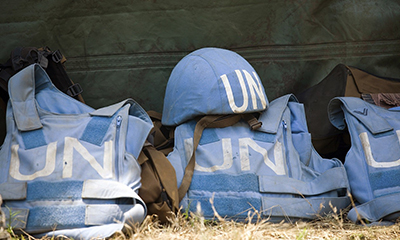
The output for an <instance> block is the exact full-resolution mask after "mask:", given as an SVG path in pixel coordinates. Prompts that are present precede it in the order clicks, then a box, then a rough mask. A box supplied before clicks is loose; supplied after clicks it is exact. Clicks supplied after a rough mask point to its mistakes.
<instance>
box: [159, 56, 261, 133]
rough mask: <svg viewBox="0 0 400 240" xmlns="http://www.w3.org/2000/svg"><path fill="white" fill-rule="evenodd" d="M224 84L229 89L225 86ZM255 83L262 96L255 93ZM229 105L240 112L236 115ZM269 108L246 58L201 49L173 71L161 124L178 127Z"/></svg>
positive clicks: (166, 92)
mask: <svg viewBox="0 0 400 240" xmlns="http://www.w3.org/2000/svg"><path fill="white" fill-rule="evenodd" d="M241 79H242V80H243V81H242V83H240V82H241ZM224 80H226V81H227V82H225V84H226V85H229V86H225V84H224ZM252 81H254V83H255V85H256V86H255V87H256V88H257V89H258V90H259V93H260V94H259V93H257V92H256V90H254V88H255V87H254V86H253V83H251V82H252ZM249 82H250V83H251V85H250V84H249ZM229 93H231V94H232V98H231V99H230V97H229V95H228V94H229ZM246 95H247V97H246ZM253 97H254V102H253ZM262 101H264V102H265V105H263V104H262ZM230 104H235V105H236V106H237V107H238V108H240V109H238V110H237V111H236V110H234V109H232V106H231V105H230ZM241 107H243V108H241ZM267 107H268V99H267V95H266V94H265V90H264V87H263V86H262V84H261V79H260V78H259V76H258V75H257V73H256V71H255V70H254V68H253V67H252V66H251V65H250V64H249V63H248V62H247V61H246V60H245V59H244V58H242V57H241V56H240V55H238V54H237V53H235V52H232V51H229V50H226V49H220V48H202V49H199V50H196V51H194V52H192V53H190V54H188V55H187V56H185V57H184V58H183V59H182V60H180V61H179V62H178V64H177V65H176V66H175V67H174V69H173V70H172V72H171V75H170V78H169V80H168V83H167V88H166V91H165V97H164V107H163V116H162V123H163V124H164V125H167V126H176V125H179V124H181V123H183V122H186V121H188V120H191V119H193V118H195V117H196V116H202V115H211V114H232V113H239V112H241V113H243V112H259V111H263V110H265V109H266V108H267Z"/></svg>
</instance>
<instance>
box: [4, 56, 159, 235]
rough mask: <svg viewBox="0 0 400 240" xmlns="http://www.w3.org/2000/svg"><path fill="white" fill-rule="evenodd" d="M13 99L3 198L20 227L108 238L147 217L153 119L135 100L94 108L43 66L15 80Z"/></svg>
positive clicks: (14, 223)
mask: <svg viewBox="0 0 400 240" xmlns="http://www.w3.org/2000/svg"><path fill="white" fill-rule="evenodd" d="M9 94H10V101H9V102H8V106H7V114H6V116H7V135H6V138H5V141H4V143H3V145H2V148H1V150H0V193H1V195H2V197H3V200H4V203H3V205H2V210H3V211H4V212H5V213H6V215H7V216H8V217H9V218H10V217H11V219H10V221H11V223H12V224H11V225H12V226H13V227H14V228H15V229H22V230H24V231H25V232H27V233H29V234H38V236H40V235H45V234H47V235H54V236H58V235H65V236H68V237H72V238H80V239H81V238H82V239H89V238H93V237H103V238H104V237H107V236H110V235H111V234H112V233H114V232H116V231H119V230H121V229H122V227H123V225H124V223H125V222H128V223H129V222H141V221H142V220H143V219H144V217H145V216H146V206H145V204H144V202H143V201H142V200H141V198H140V197H139V196H138V195H137V191H138V189H139V187H140V166H139V164H138V163H137V161H136V158H137V157H138V155H139V153H140V150H141V148H142V146H143V144H144V141H145V139H146V138H147V135H148V133H149V131H150V129H151V128H152V122H151V120H150V118H149V116H148V115H147V114H146V112H145V111H144V110H143V109H142V108H141V107H140V106H139V105H138V104H137V103H136V102H135V101H133V100H132V99H127V100H125V101H122V102H120V103H117V104H114V105H111V106H108V107H104V108H101V109H97V110H95V109H92V108H91V107H89V106H87V105H85V104H83V103H81V102H79V101H77V100H75V99H73V98H71V97H69V96H67V95H65V94H64V93H62V92H60V91H59V90H58V89H56V88H55V87H54V85H53V84H52V83H51V81H50V79H49V77H48V76H47V74H46V72H45V71H44V70H43V69H42V68H41V67H40V66H39V65H37V64H33V65H30V66H28V67H27V68H25V69H23V70H21V71H20V72H19V73H18V74H16V75H14V76H13V77H12V78H11V79H10V81H9ZM15 214H16V215H15ZM14 215H15V216H14Z"/></svg>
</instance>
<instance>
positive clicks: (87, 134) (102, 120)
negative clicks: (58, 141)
mask: <svg viewBox="0 0 400 240" xmlns="http://www.w3.org/2000/svg"><path fill="white" fill-rule="evenodd" d="M112 120H113V117H100V116H92V118H91V120H90V122H89V123H88V124H87V126H86V128H85V131H84V132H83V134H82V137H81V140H82V141H86V142H89V143H92V144H94V145H97V146H101V144H102V142H103V139H104V136H105V135H106V133H107V130H108V127H109V126H110V124H111V122H112Z"/></svg>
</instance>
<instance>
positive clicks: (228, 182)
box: [191, 174, 259, 192]
mask: <svg viewBox="0 0 400 240" xmlns="http://www.w3.org/2000/svg"><path fill="white" fill-rule="evenodd" d="M192 182H193V183H192V185H191V189H196V190H199V191H208V192H221V191H225V192H226V191H232V192H245V191H252V192H258V191H259V185H258V176H257V175H255V174H242V175H236V176H232V175H229V174H212V175H211V174H206V175H200V174H196V175H194V176H193V178H192Z"/></svg>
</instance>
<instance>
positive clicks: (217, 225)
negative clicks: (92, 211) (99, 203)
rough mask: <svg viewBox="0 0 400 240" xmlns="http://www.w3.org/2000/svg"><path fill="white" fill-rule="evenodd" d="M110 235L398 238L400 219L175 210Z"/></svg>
mask: <svg viewBox="0 0 400 240" xmlns="http://www.w3.org/2000/svg"><path fill="white" fill-rule="evenodd" d="M113 239H118V240H119V239H207V240H208V239H218V240H220V239H352V240H353V239H354V240H356V239H400V223H396V224H394V225H391V226H370V227H367V226H365V225H356V224H354V223H352V222H350V221H348V220H346V219H345V217H344V216H343V215H342V214H333V215H331V216H326V217H323V218H322V217H321V218H320V219H318V220H315V221H312V222H296V223H287V222H281V223H271V222H268V221H267V220H265V219H264V220H262V219H256V220H255V221H254V219H253V222H252V223H238V222H234V221H224V220H222V221H221V219H220V220H219V221H207V220H204V219H203V218H202V217H201V216H197V215H195V214H191V216H190V217H188V216H187V215H185V214H178V216H176V217H175V218H173V219H171V224H169V225H167V226H162V225H159V224H158V223H157V221H156V220H155V217H147V218H146V219H145V221H144V223H143V224H142V225H140V226H136V227H130V228H128V230H127V232H125V233H124V234H123V233H117V234H116V235H115V236H114V237H113Z"/></svg>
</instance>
